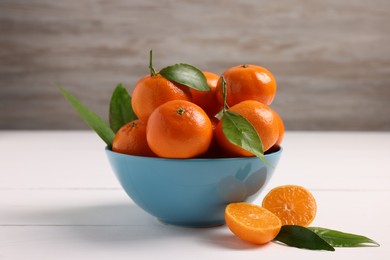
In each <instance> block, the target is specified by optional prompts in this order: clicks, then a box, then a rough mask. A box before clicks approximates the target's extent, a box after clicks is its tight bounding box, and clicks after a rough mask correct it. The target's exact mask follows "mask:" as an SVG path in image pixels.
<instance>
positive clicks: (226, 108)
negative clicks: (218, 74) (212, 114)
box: [222, 76, 228, 113]
mask: <svg viewBox="0 0 390 260" xmlns="http://www.w3.org/2000/svg"><path fill="white" fill-rule="evenodd" d="M222 99H223V113H225V112H226V110H228V105H227V103H226V80H225V77H224V76H222Z"/></svg>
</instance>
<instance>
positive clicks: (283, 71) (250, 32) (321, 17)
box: [0, 0, 390, 131]
mask: <svg viewBox="0 0 390 260" xmlns="http://www.w3.org/2000/svg"><path fill="white" fill-rule="evenodd" d="M0 32H1V33H0V129H83V128H86V126H85V124H84V122H83V121H81V119H80V118H79V117H78V116H77V114H76V113H75V112H74V111H73V109H72V108H71V107H70V106H69V104H68V103H67V102H66V101H65V100H64V98H63V97H62V96H61V95H60V94H59V92H58V90H57V89H55V88H54V87H52V86H51V85H50V82H57V83H59V84H60V85H62V86H63V87H65V88H67V89H68V90H70V91H71V92H72V93H73V94H74V95H76V96H77V97H78V98H79V99H81V100H82V101H83V102H84V103H85V104H86V105H88V106H89V107H91V108H92V109H93V110H94V111H96V112H97V113H98V114H99V115H101V116H102V117H104V118H107V114H108V112H107V109H108V102H109V98H110V95H111V92H112V90H113V89H114V87H115V85H116V84H117V83H119V82H122V83H124V85H125V86H126V87H127V88H128V90H129V91H131V90H132V88H133V85H134V84H135V82H136V81H137V79H138V78H140V77H141V76H143V75H144V74H146V73H148V68H147V66H148V51H149V49H150V48H153V50H154V54H155V55H154V56H155V58H154V63H155V67H156V69H158V68H162V67H163V66H166V65H171V64H174V63H177V62H185V63H191V64H193V65H195V66H197V67H199V68H201V69H203V70H209V71H213V72H215V73H218V74H220V73H222V72H223V70H224V69H226V68H228V67H231V66H234V65H238V64H242V63H254V64H259V65H262V66H265V67H267V68H268V69H269V70H270V71H272V72H273V74H274V75H275V77H276V79H277V82H278V87H279V88H278V94H277V97H276V99H275V101H274V103H273V105H272V106H273V107H274V108H275V109H276V110H277V111H279V113H280V114H281V115H282V117H283V118H284V120H285V122H286V126H287V129H288V130H385V131H387V130H390V1H389V0H370V1H365V0H327V1H323V0H291V1H287V0H286V1H281V0H278V1H272V0H270V1H263V0H262V1H260V0H253V1H250V0H243V1H238V0H215V1H205V0H183V1H173V0H171V1H170V0H159V1H150V0H118V1H110V0H100V1H99V0H96V1H93V0H66V1H59V0H0Z"/></svg>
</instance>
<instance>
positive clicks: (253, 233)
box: [225, 202, 282, 244]
mask: <svg viewBox="0 0 390 260" xmlns="http://www.w3.org/2000/svg"><path fill="white" fill-rule="evenodd" d="M225 221H226V225H227V226H228V227H229V229H230V230H231V231H232V232H233V233H234V234H235V235H236V236H238V237H239V238H241V239H242V240H244V241H247V242H251V243H254V244H265V243H268V242H269V241H271V240H273V239H274V238H275V237H276V236H277V235H278V233H279V231H280V229H281V227H282V222H281V221H280V219H279V218H278V217H277V216H275V215H274V214H272V213H271V212H270V211H268V210H267V209H265V208H263V207H260V206H257V205H253V204H249V203H246V202H239V203H230V204H229V205H228V206H227V207H226V209H225Z"/></svg>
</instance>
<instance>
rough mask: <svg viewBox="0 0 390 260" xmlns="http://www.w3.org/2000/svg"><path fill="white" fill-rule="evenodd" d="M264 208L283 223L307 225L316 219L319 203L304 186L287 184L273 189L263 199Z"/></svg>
mask: <svg viewBox="0 0 390 260" xmlns="http://www.w3.org/2000/svg"><path fill="white" fill-rule="evenodd" d="M262 206H263V207H264V208H266V209H268V210H269V211H271V212H272V213H274V214H275V215H276V216H278V217H279V218H280V220H281V221H282V223H283V225H299V226H304V227H307V226H308V225H310V223H311V222H312V221H313V220H314V217H315V215H316V212H317V203H316V200H315V199H314V197H313V195H312V194H311V193H310V191H308V190H307V189H305V188H304V187H301V186H297V185H285V186H279V187H276V188H274V189H272V190H271V191H270V192H269V193H268V194H267V195H266V196H265V197H264V199H263V205H262Z"/></svg>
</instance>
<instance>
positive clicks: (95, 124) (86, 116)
mask: <svg viewBox="0 0 390 260" xmlns="http://www.w3.org/2000/svg"><path fill="white" fill-rule="evenodd" d="M53 85H54V86H55V87H57V88H58V90H59V91H60V92H61V93H62V95H64V97H65V98H66V100H68V102H69V103H70V104H71V105H72V106H73V108H74V109H75V110H76V111H77V112H78V113H79V115H80V116H81V118H82V119H83V120H84V121H85V122H86V123H87V124H88V125H89V127H91V128H92V129H93V130H94V131H95V132H96V133H97V134H98V135H99V136H100V138H102V139H103V141H104V142H105V143H106V144H107V145H108V146H111V145H112V141H113V140H114V136H115V134H114V132H113V131H112V130H111V128H110V127H109V126H108V125H107V124H106V122H104V120H103V119H101V118H100V117H99V116H98V115H97V114H95V113H94V112H93V111H92V110H90V109H89V108H87V107H86V106H84V105H83V104H82V103H81V102H80V101H79V100H78V99H77V98H76V97H74V96H73V95H72V94H70V93H69V92H68V91H66V90H65V89H63V88H62V87H60V86H59V85H57V84H53Z"/></svg>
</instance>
